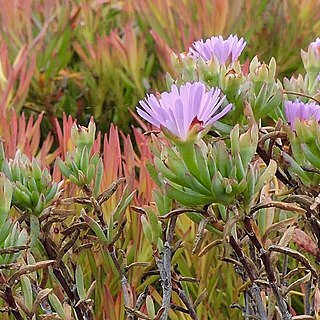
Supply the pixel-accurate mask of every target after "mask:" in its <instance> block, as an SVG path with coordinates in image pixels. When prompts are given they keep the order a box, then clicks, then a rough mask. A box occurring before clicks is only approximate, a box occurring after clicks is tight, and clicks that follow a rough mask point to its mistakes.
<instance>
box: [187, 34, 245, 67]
mask: <svg viewBox="0 0 320 320" xmlns="http://www.w3.org/2000/svg"><path fill="white" fill-rule="evenodd" d="M245 45H246V42H245V41H244V40H243V38H240V39H238V37H237V36H233V35H231V36H229V38H228V39H226V40H224V39H223V38H222V37H221V36H219V37H211V38H210V39H207V40H206V41H205V42H204V41H203V40H202V39H201V40H199V41H195V42H194V43H193V47H191V48H190V49H189V55H190V56H191V57H193V58H195V59H197V58H199V57H201V58H203V59H204V60H206V61H209V60H211V59H214V58H216V59H217V61H218V62H219V64H220V65H224V64H226V63H227V62H234V61H236V60H237V59H238V58H239V56H240V54H241V52H242V50H243V49H244V47H245Z"/></svg>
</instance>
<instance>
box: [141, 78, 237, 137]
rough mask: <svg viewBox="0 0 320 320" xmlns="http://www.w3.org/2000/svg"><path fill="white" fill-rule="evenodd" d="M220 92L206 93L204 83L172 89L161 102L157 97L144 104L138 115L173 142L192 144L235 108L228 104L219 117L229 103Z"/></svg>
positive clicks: (143, 101)
mask: <svg viewBox="0 0 320 320" xmlns="http://www.w3.org/2000/svg"><path fill="white" fill-rule="evenodd" d="M220 92H221V91H220V89H218V88H212V89H211V90H210V91H208V92H206V87H205V85H204V84H203V83H200V82H196V83H186V84H185V85H182V86H180V88H178V87H177V86H176V85H172V87H171V91H170V92H163V93H162V94H161V97H160V98H159V99H158V98H156V97H155V96H154V95H153V94H151V95H148V96H147V97H146V98H145V100H141V101H140V107H137V112H138V114H139V115H140V116H141V117H142V118H144V119H145V120H147V121H148V122H150V123H151V124H153V125H154V126H156V127H158V128H161V129H162V130H163V132H164V133H165V134H166V135H167V136H169V137H171V138H175V137H177V138H179V140H182V141H186V140H188V141H190V140H194V139H197V138H199V133H200V132H201V133H202V134H201V135H200V137H201V136H203V135H204V134H205V133H206V132H207V131H208V130H209V129H210V127H211V125H212V124H213V123H214V122H215V121H217V120H218V119H220V118H221V117H223V116H224V115H225V114H226V113H228V112H229V111H230V109H231V108H232V104H228V105H227V106H226V107H225V108H224V109H223V110H222V111H220V112H218V113H217V110H218V109H219V107H220V106H221V104H222V102H223V101H224V99H225V96H223V97H222V98H221V97H220Z"/></svg>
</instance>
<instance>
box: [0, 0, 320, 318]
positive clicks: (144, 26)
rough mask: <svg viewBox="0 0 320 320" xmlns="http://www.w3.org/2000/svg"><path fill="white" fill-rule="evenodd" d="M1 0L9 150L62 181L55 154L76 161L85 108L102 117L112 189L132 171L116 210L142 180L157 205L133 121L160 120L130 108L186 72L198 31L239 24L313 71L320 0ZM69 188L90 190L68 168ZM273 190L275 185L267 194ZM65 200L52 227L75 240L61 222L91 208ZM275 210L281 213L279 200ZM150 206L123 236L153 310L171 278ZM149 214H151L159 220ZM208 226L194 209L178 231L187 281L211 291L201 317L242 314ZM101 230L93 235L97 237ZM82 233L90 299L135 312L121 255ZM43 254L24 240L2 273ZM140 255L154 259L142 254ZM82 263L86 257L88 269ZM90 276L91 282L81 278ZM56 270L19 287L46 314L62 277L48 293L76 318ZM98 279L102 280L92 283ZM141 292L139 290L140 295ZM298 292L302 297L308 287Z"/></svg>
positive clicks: (101, 308) (105, 308) (0, 112)
mask: <svg viewBox="0 0 320 320" xmlns="http://www.w3.org/2000/svg"><path fill="white" fill-rule="evenodd" d="M0 5H1V11H0V31H1V36H0V135H1V137H2V139H3V144H4V150H5V155H6V157H7V158H11V159H14V158H15V156H16V151H17V150H18V149H19V150H21V151H22V152H23V153H25V154H26V155H27V156H28V157H29V158H30V159H31V158H32V157H36V158H37V159H38V161H39V162H40V165H41V168H44V167H50V168H51V171H50V173H51V174H52V177H53V179H54V180H55V181H57V182H58V181H60V180H61V179H62V175H61V172H60V171H59V169H58V167H57V166H54V161H55V159H56V158H57V157H58V156H59V157H60V158H61V159H63V160H65V159H66V154H67V152H71V151H72V150H74V142H73V141H72V138H71V128H72V124H73V119H77V121H78V123H82V124H87V123H88V121H89V119H90V117H91V116H93V117H94V120H95V122H96V124H97V127H98V129H99V130H100V132H101V133H99V134H97V136H96V140H95V144H94V146H93V150H94V151H98V150H102V160H103V168H104V170H103V175H102V180H101V185H100V192H102V191H104V190H106V189H107V188H108V187H109V186H111V185H112V183H113V182H115V181H119V179H121V178H123V177H124V178H125V179H126V180H125V183H124V182H123V181H122V180H120V181H122V183H121V182H119V185H117V190H116V191H115V193H114V194H113V195H112V197H110V199H108V201H107V202H105V203H104V205H103V208H102V209H103V214H104V216H105V218H106V219H110V217H111V216H112V215H113V214H114V212H115V208H116V207H117V204H118V203H119V202H120V200H121V198H122V196H123V194H125V195H126V196H127V195H128V194H130V193H131V192H133V191H134V190H137V191H136V192H135V193H134V195H133V199H132V203H131V205H132V206H133V207H144V206H145V205H148V204H151V207H152V206H154V197H153V194H152V190H153V188H155V184H154V182H153V181H152V180H151V178H150V176H149V174H148V173H147V169H146V163H148V160H151V159H152V152H151V150H150V149H149V146H148V144H147V139H148V138H147V137H146V136H145V135H143V134H142V130H140V129H132V128H131V127H130V125H131V124H134V125H135V126H140V127H141V128H142V129H143V130H148V129H150V128H149V127H146V126H145V125H144V124H143V123H142V122H141V121H139V120H137V118H136V117H134V116H132V114H131V113H130V112H129V111H130V110H133V109H134V107H135V106H136V104H137V103H138V101H139V99H142V98H143V97H144V95H145V94H146V92H150V91H152V92H153V91H162V90H163V89H165V88H166V81H165V74H166V72H169V73H170V74H171V75H172V77H174V76H175V72H176V71H175V69H174V68H173V66H172V64H171V60H170V53H171V50H173V51H175V52H177V53H179V52H184V51H186V50H187V49H188V47H189V46H190V45H191V44H192V42H193V41H194V40H197V39H200V38H205V37H210V36H212V35H220V34H221V35H224V36H228V35H229V34H238V35H239V36H242V37H244V38H245V40H246V41H247V43H248V44H247V47H246V50H245V56H244V59H249V60H251V59H252V58H253V57H254V56H255V55H258V57H259V60H260V61H266V62H268V61H269V60H270V58H271V56H270V53H271V54H272V55H273V56H274V57H275V59H276V61H277V67H278V68H277V77H278V78H280V79H282V78H283V77H284V76H291V75H292V74H298V73H300V72H301V71H302V63H301V59H300V55H299V49H300V48H304V49H305V50H306V48H307V46H308V44H309V43H310V42H311V41H313V40H314V39H315V38H316V37H317V36H319V34H318V33H317V32H318V30H319V29H320V24H319V23H320V22H319V21H320V19H319V18H320V1H318V0H317V1H313V0H309V1H308V0H300V1H299V0H291V1H289V0H288V1H264V0H262V1H256V0H251V1H246V0H239V1H238V0H216V1H208V0H199V1H192V0H178V1H172V0H128V1H112V0H110V1H103V0H96V1H93V0H92V1H89V0H88V1H85V0H78V1H72V0H48V1H35V0H34V1H33V0H26V1H20V0H11V1H10V0H0ZM17 21H18V22H19V23H17ZM112 123H113V124H114V125H113V124H112ZM128 133H130V135H127V134H128ZM125 185H127V187H126V189H125V187H124V186H125ZM64 190H65V191H64V196H63V198H70V197H77V196H80V195H81V196H83V190H81V188H78V187H77V186H75V185H74V184H72V183H71V182H70V180H68V179H66V181H65V184H64ZM273 192H274V191H273ZM268 197H270V193H269V189H268V186H267V187H265V189H264V190H263V193H262V194H261V198H267V199H268ZM61 210H62V211H61V212H63V213H64V214H65V213H66V212H67V211H66V210H70V212H69V214H66V218H65V220H64V221H63V224H62V225H63V227H61V225H59V224H57V226H55V225H54V224H53V225H52V234H51V236H52V239H53V241H55V243H56V244H57V246H58V245H60V244H61V243H62V242H63V241H61V237H62V236H61V233H60V232H59V228H63V229H67V228H68V226H71V225H72V224H73V223H75V221H77V222H79V221H80V220H77V219H80V215H81V206H80V205H79V204H74V203H73V204H72V205H69V204H66V205H64V204H62V209H61ZM264 210H265V211H264V212H268V214H269V216H275V217H276V218H275V219H278V215H279V213H278V211H276V210H275V209H272V208H271V209H270V208H269V209H264ZM61 212H60V213H61ZM19 214H20V213H19V211H16V210H15V209H12V210H11V212H10V217H11V219H12V221H17V220H18V219H19ZM141 216H143V215H141V214H139V213H137V212H136V211H135V210H133V209H132V208H130V207H127V209H126V210H125V211H124V215H123V217H122V220H121V221H120V220H119V222H123V221H126V223H125V225H124V226H123V228H124V229H123V234H122V235H121V236H120V238H119V239H118V240H117V242H116V244H115V247H116V250H117V252H118V254H119V261H120V262H121V266H122V267H123V268H125V267H126V272H127V275H128V283H129V285H130V287H131V288H132V291H133V292H135V293H136V294H140V293H142V292H143V290H144V289H145V288H146V287H147V288H148V289H149V293H148V297H149V298H148V299H147V301H149V304H148V305H147V304H144V305H143V307H142V308H141V311H142V312H144V313H145V314H148V315H149V316H150V317H151V316H152V305H153V304H154V305H155V307H156V308H158V307H159V306H160V305H161V299H162V298H161V287H160V285H159V282H158V278H159V276H158V275H152V274H151V275H150V273H149V272H151V271H152V270H153V269H154V268H155V262H154V259H153V256H152V255H153V248H152V245H150V241H149V240H148V239H147V237H146V235H145V233H144V232H143V218H141ZM260 216H261V217H262V214H261V215H260ZM261 217H260V219H261V220H262V218H261ZM286 217H287V216H286ZM289 218H290V217H289ZM289 218H288V219H289ZM149 219H150V218H149V216H147V215H146V220H147V222H150V221H149ZM19 221H20V220H19ZM20 222H21V221H20ZM29 222H30V221H28V220H27V221H26V222H24V224H23V228H22V229H21V230H20V229H19V230H18V227H16V229H17V230H15V234H14V233H13V234H14V235H16V236H17V235H18V234H19V235H20V237H21V243H22V244H20V243H17V242H15V241H14V239H9V240H8V241H7V243H6V244H2V246H3V248H2V249H5V248H6V246H7V247H16V246H17V245H25V244H26V243H28V241H26V240H25V239H24V237H25V233H24V231H22V230H29V225H28V223H29ZM273 222H274V221H273V220H272V219H270V220H268V221H263V222H261V223H264V228H265V229H267V228H268V227H270V226H271V225H272V223H273ZM288 223H289V222H288ZM292 223H293V222H292ZM55 227H56V228H58V229H55ZM60 231H61V230H60ZM54 232H56V233H54ZM197 232H198V226H197V225H196V224H195V223H193V222H192V221H191V220H190V219H188V218H187V217H186V216H180V217H179V219H178V221H177V227H176V237H177V239H176V240H177V241H178V240H183V244H182V245H181V248H178V249H177V251H176V254H175V256H174V260H173V264H174V265H176V269H177V270H178V272H179V273H181V274H182V275H183V276H184V277H187V278H189V279H191V281H187V282H185V285H184V290H185V291H186V292H187V293H188V295H189V296H190V297H191V299H192V300H193V301H196V299H197V298H198V297H199V296H201V297H202V298H203V300H202V301H201V303H200V304H199V306H198V307H197V313H198V315H199V318H201V319H241V318H242V314H241V311H240V310H239V309H237V308H230V305H232V304H233V303H234V302H236V303H239V304H241V303H243V301H241V299H242V298H241V299H240V301H239V299H238V297H239V296H240V294H239V292H240V291H241V290H242V289H243V287H241V285H242V281H241V279H239V277H238V276H237V275H236V274H235V271H234V268H233V266H232V265H231V264H227V263H225V262H224V261H221V260H220V259H219V257H222V256H223V254H224V252H223V249H222V248H221V247H219V246H213V248H212V249H211V250H210V251H209V252H208V253H206V254H203V255H202V256H200V257H198V256H197V255H195V254H193V246H194V240H195V239H196V236H197ZM270 232H272V230H271V231H270ZM81 236H82V235H81ZM89 236H91V238H90V237H89V239H90V240H92V239H93V237H94V235H93V234H89ZM13 238H14V236H13ZM17 238H18V236H17ZM220 238H221V237H220V235H217V236H216V237H215V236H214V235H212V234H211V233H210V234H209V233H208V234H205V237H204V240H203V244H202V248H203V247H206V245H210V244H212V243H214V241H215V240H217V239H220ZM19 239H20V238H19ZM79 239H81V241H82V240H83V238H81V237H80V238H79ZM19 241H20V240H19ZM81 241H80V240H78V242H75V245H74V247H72V248H71V249H70V250H68V252H67V253H66V255H65V256H64V263H65V264H66V265H67V267H68V268H69V270H70V273H71V274H72V276H73V277H74V278H75V279H77V281H78V283H77V285H78V286H79V288H82V287H83V288H85V298H88V299H90V298H92V299H93V300H94V305H93V306H92V308H93V311H94V314H95V316H96V318H97V319H108V318H109V319H123V318H124V313H125V309H124V302H123V296H122V291H121V281H120V276H119V273H118V271H117V270H116V268H115V266H114V264H113V262H112V260H111V258H110V256H109V255H108V253H107V252H106V251H105V252H104V251H102V250H100V243H99V241H97V240H96V239H93V240H92V242H93V243H94V245H93V246H92V247H90V250H88V249H87V248H86V247H84V248H83V251H77V246H78V245H79V244H82V242H81ZM2 255H3V256H6V254H3V253H2ZM38 258H39V257H38V256H36V257H34V253H33V252H31V250H29V247H28V248H21V250H20V251H19V255H15V256H14V255H12V254H11V256H10V259H11V260H10V259H9V258H8V256H6V260H5V261H4V262H2V263H3V264H4V263H11V262H12V261H14V263H17V264H18V265H15V266H13V269H12V270H5V271H4V275H5V277H4V280H3V279H2V281H3V282H6V281H7V280H8V279H10V277H11V276H12V275H13V274H14V272H15V271H16V270H18V269H19V268H20V267H21V266H27V265H28V264H32V263H34V262H39V261H40V258H39V260H37V259H38ZM137 261H139V262H145V264H143V263H142V264H140V265H131V264H132V263H134V262H137ZM12 263H13V262H12ZM48 263H49V262H48ZM76 264H78V265H79V266H80V267H79V268H76V267H75V265H76ZM15 268H16V269H15ZM43 268H44V269H45V266H44V267H43ZM76 270H77V271H76ZM42 272H43V273H42ZM151 273H152V272H151ZM26 274H27V273H26ZM79 274H80V276H79ZM81 275H83V284H82V283H79V281H80V280H79V279H80V278H81ZM44 277H45V271H42V266H39V268H38V269H37V270H35V271H32V272H30V277H29V276H27V275H23V276H22V278H21V283H22V284H21V285H17V286H16V287H14V290H13V291H14V293H15V295H17V296H19V297H20V299H21V301H22V303H21V305H26V306H27V307H28V308H29V311H30V310H32V308H34V311H35V312H34V313H37V312H38V313H39V314H42V315H45V313H46V311H45V310H46V308H45V307H43V306H42V305H40V304H37V303H38V302H37V303H36V297H37V294H38V293H39V292H38V291H37V290H38V289H39V288H40V289H42V290H44V289H46V288H52V289H53V290H52V291H50V292H49V291H46V292H42V294H43V296H44V297H47V296H50V297H51V300H52V301H53V300H54V302H52V301H50V302H51V305H54V306H55V307H54V310H56V311H57V310H59V311H60V312H57V313H58V314H59V316H60V317H61V318H62V319H70V318H71V314H72V311H71V308H70V306H69V305H68V303H66V302H65V301H64V296H63V293H62V292H61V289H60V288H59V285H58V284H57V281H56V279H55V278H54V277H53V276H52V275H50V277H49V278H50V280H48V282H47V285H44V286H43V287H41V286H40V284H41V285H42V284H43V283H44V280H43V278H44ZM146 277H147V279H148V280H146ZM192 279H195V280H192ZM94 281H95V287H94V288H92V289H90V290H89V288H90V285H91V284H92V283H93V282H94ZM19 283H20V282H19ZM36 289H37V290H36ZM88 292H89V293H88ZM55 298H56V299H55ZM43 299H44V298H43ZM136 299H137V296H134V297H133V300H134V301H136ZM293 299H296V300H297V302H296V304H297V306H298V307H299V306H300V308H302V307H301V305H302V304H301V301H299V297H298V298H297V297H294V298H293ZM41 301H42V300H41ZM150 301H152V302H150ZM172 302H173V304H174V305H176V306H177V310H178V308H179V307H183V304H182V302H181V301H180V299H179V297H178V295H177V294H176V293H174V294H173V301H172ZM2 303H3V304H2V307H3V310H2V311H4V313H2V315H1V316H2V317H3V319H9V318H10V319H11V318H12V315H11V316H8V313H6V312H5V311H6V310H5V306H6V302H4V300H3V302H2ZM19 307H20V308H21V306H19ZM59 308H61V310H60V309H59ZM23 314H24V315H26V316H25V317H26V319H28V317H29V319H32V313H31V311H30V314H29V315H28V313H27V312H26V313H23ZM57 317H58V316H57ZM170 318H171V319H190V317H189V316H188V315H186V314H184V313H183V312H179V311H176V312H173V311H171V312H170ZM48 319H49V315H48Z"/></svg>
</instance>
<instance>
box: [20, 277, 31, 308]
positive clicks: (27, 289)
mask: <svg viewBox="0 0 320 320" xmlns="http://www.w3.org/2000/svg"><path fill="white" fill-rule="evenodd" d="M20 282H21V289H22V296H23V298H24V304H25V306H26V307H27V308H28V309H29V310H31V309H32V306H33V296H32V287H31V282H30V279H29V278H28V276H26V275H22V276H21V277H20Z"/></svg>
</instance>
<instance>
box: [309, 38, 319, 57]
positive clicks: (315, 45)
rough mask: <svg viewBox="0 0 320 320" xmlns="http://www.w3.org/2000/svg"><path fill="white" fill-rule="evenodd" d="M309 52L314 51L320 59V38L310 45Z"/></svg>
mask: <svg viewBox="0 0 320 320" xmlns="http://www.w3.org/2000/svg"><path fill="white" fill-rule="evenodd" d="M309 50H312V51H313V52H314V54H315V55H316V56H318V57H320V38H317V39H316V41H313V42H311V43H310V44H309Z"/></svg>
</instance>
